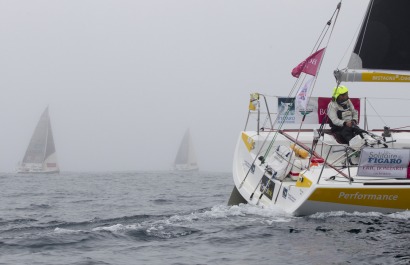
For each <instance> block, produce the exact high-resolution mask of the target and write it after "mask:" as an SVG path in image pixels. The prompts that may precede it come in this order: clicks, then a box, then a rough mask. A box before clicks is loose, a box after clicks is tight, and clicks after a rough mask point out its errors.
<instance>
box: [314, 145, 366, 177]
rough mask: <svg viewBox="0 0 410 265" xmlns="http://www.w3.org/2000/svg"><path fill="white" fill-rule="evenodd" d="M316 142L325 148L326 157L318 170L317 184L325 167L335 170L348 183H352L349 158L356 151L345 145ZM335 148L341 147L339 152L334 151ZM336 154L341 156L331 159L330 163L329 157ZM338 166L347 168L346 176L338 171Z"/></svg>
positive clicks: (355, 153)
mask: <svg viewBox="0 0 410 265" xmlns="http://www.w3.org/2000/svg"><path fill="white" fill-rule="evenodd" d="M318 141H319V142H320V143H321V144H322V145H323V146H326V147H327V148H325V150H326V149H327V151H326V156H325V158H324V166H323V167H322V168H321V170H320V174H319V177H318V180H317V183H319V181H320V179H321V177H322V174H323V170H324V168H325V165H326V166H328V167H331V168H333V169H335V170H336V171H337V172H338V173H339V174H340V175H342V176H343V177H345V178H347V179H348V180H349V183H351V182H352V181H353V178H352V177H351V174H350V166H354V164H353V163H352V162H351V158H352V157H353V156H354V155H357V154H358V151H356V150H354V149H352V148H350V147H349V145H347V144H341V143H337V142H330V141H325V140H323V139H318ZM335 147H339V148H340V147H341V148H340V149H339V150H334V148H335ZM337 152H341V153H342V154H341V155H339V156H336V158H333V159H332V161H329V160H330V159H329V158H330V155H331V154H333V153H337ZM338 164H341V165H344V167H346V168H347V175H346V174H345V173H344V172H343V171H341V170H339V169H338V168H337V167H338Z"/></svg>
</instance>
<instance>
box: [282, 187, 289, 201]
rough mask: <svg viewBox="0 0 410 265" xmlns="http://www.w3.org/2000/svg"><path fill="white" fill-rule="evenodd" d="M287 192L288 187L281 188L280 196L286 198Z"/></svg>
mask: <svg viewBox="0 0 410 265" xmlns="http://www.w3.org/2000/svg"><path fill="white" fill-rule="evenodd" d="M287 194H288V189H287V188H283V192H282V197H283V198H285V199H286V195H287Z"/></svg>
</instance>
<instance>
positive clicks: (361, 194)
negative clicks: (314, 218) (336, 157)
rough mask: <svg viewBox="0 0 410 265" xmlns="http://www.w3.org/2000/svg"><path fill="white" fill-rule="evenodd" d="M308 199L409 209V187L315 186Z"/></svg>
mask: <svg viewBox="0 0 410 265" xmlns="http://www.w3.org/2000/svg"><path fill="white" fill-rule="evenodd" d="M308 200H310V201H319V202H332V203H341V204H351V205H361V206H371V207H380V208H394V209H403V210H408V209H410V188H366V189H365V188H317V189H316V190H315V191H314V192H313V193H312V194H311V195H310V197H309V199H308Z"/></svg>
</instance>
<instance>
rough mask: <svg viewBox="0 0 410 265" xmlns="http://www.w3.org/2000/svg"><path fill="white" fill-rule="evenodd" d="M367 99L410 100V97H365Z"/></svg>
mask: <svg viewBox="0 0 410 265" xmlns="http://www.w3.org/2000/svg"><path fill="white" fill-rule="evenodd" d="M366 98H369V99H381V100H386V99H390V100H406V101H408V100H410V98H377V97H366Z"/></svg>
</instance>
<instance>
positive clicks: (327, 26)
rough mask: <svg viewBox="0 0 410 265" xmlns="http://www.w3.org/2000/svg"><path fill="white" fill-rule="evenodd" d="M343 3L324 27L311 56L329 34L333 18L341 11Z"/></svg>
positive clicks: (337, 7)
mask: <svg viewBox="0 0 410 265" xmlns="http://www.w3.org/2000/svg"><path fill="white" fill-rule="evenodd" d="M341 3H342V1H340V3H339V4H338V5H337V6H336V9H335V11H333V14H332V16H331V17H330V19H329V20H328V21H327V22H326V25H325V26H324V27H323V30H322V32H321V33H320V35H319V37H318V38H317V41H316V43H315V45H314V46H313V49H312V52H311V54H312V53H313V52H314V51H316V50H317V49H319V46H320V44H321V43H322V41H323V39H324V37H325V36H326V34H327V32H328V30H329V27H330V25H332V20H333V17H334V16H335V14H336V13H337V12H338V9H340V6H341Z"/></svg>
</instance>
